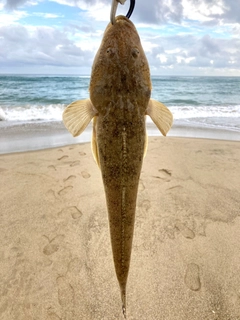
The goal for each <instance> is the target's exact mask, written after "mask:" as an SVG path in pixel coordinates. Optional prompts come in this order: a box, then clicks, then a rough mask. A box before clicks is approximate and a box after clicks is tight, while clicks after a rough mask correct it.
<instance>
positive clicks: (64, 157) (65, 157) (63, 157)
mask: <svg viewBox="0 0 240 320" xmlns="http://www.w3.org/2000/svg"><path fill="white" fill-rule="evenodd" d="M67 158H68V156H62V157H60V158H58V160H64V159H67Z"/></svg>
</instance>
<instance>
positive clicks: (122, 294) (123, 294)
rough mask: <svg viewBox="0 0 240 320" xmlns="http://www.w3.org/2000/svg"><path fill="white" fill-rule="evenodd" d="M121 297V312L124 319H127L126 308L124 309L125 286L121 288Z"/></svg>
mask: <svg viewBox="0 0 240 320" xmlns="http://www.w3.org/2000/svg"><path fill="white" fill-rule="evenodd" d="M121 298H122V312H123V316H124V319H127V309H126V288H121Z"/></svg>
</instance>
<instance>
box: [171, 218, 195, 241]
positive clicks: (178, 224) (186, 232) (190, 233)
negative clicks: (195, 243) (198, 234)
mask: <svg viewBox="0 0 240 320" xmlns="http://www.w3.org/2000/svg"><path fill="white" fill-rule="evenodd" d="M175 227H176V228H177V229H178V230H179V231H180V232H181V234H182V235H183V236H184V237H185V238H187V239H193V238H194V237H195V233H194V232H193V231H192V230H191V229H189V228H188V227H187V226H186V225H185V224H183V223H182V222H181V221H177V222H176V223H175Z"/></svg>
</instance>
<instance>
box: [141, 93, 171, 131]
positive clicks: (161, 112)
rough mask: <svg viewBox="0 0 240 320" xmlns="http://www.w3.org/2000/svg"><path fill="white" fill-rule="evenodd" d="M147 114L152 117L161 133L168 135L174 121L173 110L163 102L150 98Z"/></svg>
mask: <svg viewBox="0 0 240 320" xmlns="http://www.w3.org/2000/svg"><path fill="white" fill-rule="evenodd" d="M146 114H147V115H149V116H150V117H151V119H152V121H153V122H154V123H155V125H156V126H157V127H158V129H159V130H160V131H161V133H162V134H163V135H164V136H166V134H167V133H168V131H169V130H170V128H171V126H172V123H173V115H172V113H171V111H170V110H169V109H168V108H167V107H166V106H165V105H164V104H163V103H161V102H159V101H156V100H153V99H150V101H149V104H148V107H147V112H146Z"/></svg>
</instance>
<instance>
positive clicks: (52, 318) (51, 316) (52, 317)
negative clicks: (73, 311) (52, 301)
mask: <svg viewBox="0 0 240 320" xmlns="http://www.w3.org/2000/svg"><path fill="white" fill-rule="evenodd" d="M47 320H61V318H60V317H59V316H58V315H57V314H56V313H55V312H54V311H52V310H48V314H47Z"/></svg>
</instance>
